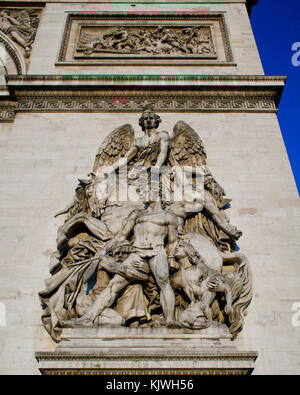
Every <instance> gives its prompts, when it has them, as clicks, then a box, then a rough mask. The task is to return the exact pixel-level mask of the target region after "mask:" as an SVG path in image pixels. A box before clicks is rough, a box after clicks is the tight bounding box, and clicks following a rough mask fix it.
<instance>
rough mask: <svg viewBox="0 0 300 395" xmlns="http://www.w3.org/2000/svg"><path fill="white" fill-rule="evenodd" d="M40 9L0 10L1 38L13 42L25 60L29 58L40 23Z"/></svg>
mask: <svg viewBox="0 0 300 395" xmlns="http://www.w3.org/2000/svg"><path fill="white" fill-rule="evenodd" d="M40 15H41V9H35V8H22V9H21V8H1V9H0V32H1V33H2V36H1V37H2V38H3V39H4V40H5V39H6V40H7V41H8V42H13V44H15V45H16V46H17V48H18V49H19V50H20V51H21V53H22V54H23V56H24V57H25V58H29V56H30V53H31V50H32V45H33V42H34V40H35V36H36V33H37V29H38V25H39V22H40Z"/></svg>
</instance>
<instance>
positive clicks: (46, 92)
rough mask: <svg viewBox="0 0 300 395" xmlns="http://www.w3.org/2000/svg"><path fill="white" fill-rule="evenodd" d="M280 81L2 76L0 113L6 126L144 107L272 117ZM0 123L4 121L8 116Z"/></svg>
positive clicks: (224, 77) (263, 78)
mask: <svg viewBox="0 0 300 395" xmlns="http://www.w3.org/2000/svg"><path fill="white" fill-rule="evenodd" d="M285 80H286V77H284V76H264V75H257V76H253V75H246V76H242V75H179V76H176V75H146V76H145V75H143V76H138V75H122V76H120V75H20V76H19V75H7V76H6V85H4V84H2V86H0V110H2V111H5V110H6V107H7V110H9V111H10V117H9V120H10V121H11V120H13V117H12V113H11V111H15V112H70V111H73V112H140V110H141V109H142V108H143V106H144V105H145V104H146V103H152V104H153V105H154V107H155V109H156V110H157V111H160V112H276V111H277V108H278V103H279V100H280V97H281V94H282V91H283V88H284V84H285ZM8 103H9V105H8ZM5 106H6V107H5ZM12 109H14V110H12ZM0 120H3V121H7V115H5V114H4V113H3V116H2V119H1V117H0Z"/></svg>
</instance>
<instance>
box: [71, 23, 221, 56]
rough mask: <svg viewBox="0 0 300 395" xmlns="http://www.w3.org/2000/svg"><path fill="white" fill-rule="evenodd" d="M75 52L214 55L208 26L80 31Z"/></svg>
mask: <svg viewBox="0 0 300 395" xmlns="http://www.w3.org/2000/svg"><path fill="white" fill-rule="evenodd" d="M77 51H79V52H82V51H84V53H85V55H92V54H93V53H94V52H103V53H105V52H108V53H120V54H122V53H123V54H124V53H127V54H131V53H132V54H141V55H143V54H144V55H151V56H153V55H178V54H179V55H186V54H198V55H202V56H203V55H213V54H215V50H214V46H213V42H212V35H211V30H210V27H205V26H189V27H183V28H180V27H176V28H174V27H165V26H157V27H156V28H149V27H145V28H136V27H123V26H119V27H117V28H113V29H110V30H108V31H106V32H104V33H103V34H98V35H97V34H92V33H90V32H86V31H82V32H81V34H80V38H79V42H78V46H77Z"/></svg>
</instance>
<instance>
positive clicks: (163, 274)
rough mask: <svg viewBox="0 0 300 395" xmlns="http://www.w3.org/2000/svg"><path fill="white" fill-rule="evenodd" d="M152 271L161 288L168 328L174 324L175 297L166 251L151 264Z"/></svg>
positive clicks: (161, 298)
mask: <svg viewBox="0 0 300 395" xmlns="http://www.w3.org/2000/svg"><path fill="white" fill-rule="evenodd" d="M149 264H150V269H151V271H152V273H153V275H154V277H155V281H156V283H157V285H158V286H159V288H160V304H161V307H162V310H163V314H164V317H165V320H166V324H167V326H171V325H172V324H173V323H174V312H175V295H174V292H173V289H172V287H171V284H170V279H169V266H168V260H167V256H166V253H165V250H164V249H161V251H160V253H159V254H158V255H157V256H156V257H154V258H153V259H152V260H151V261H150V262H149Z"/></svg>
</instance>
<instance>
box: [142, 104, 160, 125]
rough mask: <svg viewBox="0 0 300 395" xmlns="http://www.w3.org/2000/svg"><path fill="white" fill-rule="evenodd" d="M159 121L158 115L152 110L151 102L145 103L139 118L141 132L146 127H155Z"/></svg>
mask: <svg viewBox="0 0 300 395" xmlns="http://www.w3.org/2000/svg"><path fill="white" fill-rule="evenodd" d="M160 122H161V119H160V116H159V115H157V114H156V113H155V112H154V110H153V106H152V105H151V104H148V105H146V106H145V107H144V110H143V113H142V115H141V117H140V119H139V125H140V127H141V128H142V130H143V132H144V131H145V130H146V129H157V128H158V125H159V124H160Z"/></svg>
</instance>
